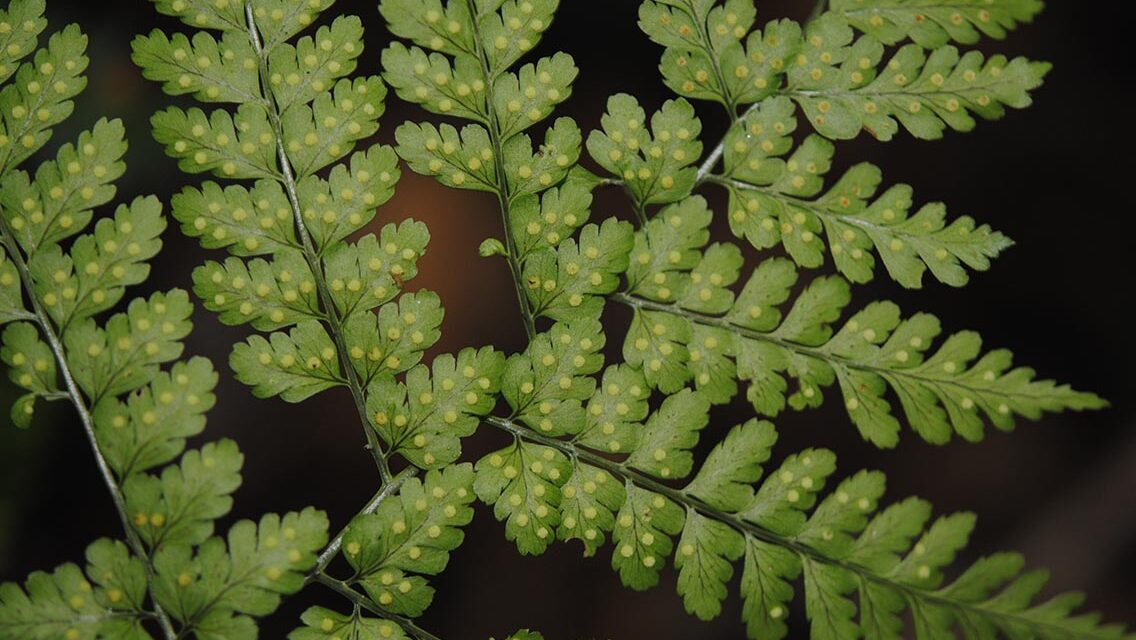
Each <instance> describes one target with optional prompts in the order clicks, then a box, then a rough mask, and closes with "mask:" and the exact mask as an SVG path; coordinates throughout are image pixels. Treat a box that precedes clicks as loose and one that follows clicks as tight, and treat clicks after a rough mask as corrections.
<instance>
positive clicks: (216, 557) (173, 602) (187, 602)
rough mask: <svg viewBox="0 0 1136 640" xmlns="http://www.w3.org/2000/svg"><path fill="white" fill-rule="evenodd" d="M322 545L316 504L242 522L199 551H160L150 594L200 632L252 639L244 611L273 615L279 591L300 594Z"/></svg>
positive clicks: (322, 522) (322, 523) (323, 526)
mask: <svg viewBox="0 0 1136 640" xmlns="http://www.w3.org/2000/svg"><path fill="white" fill-rule="evenodd" d="M326 543H327V517H326V516H325V515H324V514H323V513H322V512H319V511H316V510H314V509H305V510H304V511H302V512H300V513H289V514H286V515H284V516H277V515H267V516H264V517H263V518H261V520H260V522H259V523H254V522H252V521H250V520H242V521H241V522H238V523H237V524H235V525H233V527H232V528H231V529H230V530H229V534H228V536H227V538H226V539H222V538H219V537H214V538H210V539H208V540H207V541H205V543H204V544H202V545H201V546H200V547H198V548H197V550H196V552H194V551H193V550H192V549H191V548H190V547H188V546H184V545H171V546H169V547H166V548H164V549H161V550H159V551H158V553H156V554H155V555H154V561H153V562H154V568H155V571H156V575H155V578H154V589H155V596H156V598H157V600H158V602H159V603H160V604H161V605H162V606H163V607H164V608H165V609H166V611H168V612H169V614H170V615H171V616H172V617H173V618H174V619H176V620H178V621H179V622H183V623H187V624H191V625H192V627H193V628H194V629H195V630H198V633H201V634H209V633H226V634H231V636H230V637H238V638H246V637H255V636H256V627H255V624H254V623H253V622H252V619H251V618H250V617H249V616H263V615H266V614H268V613H271V612H272V611H274V610H275V609H276V608H277V607H278V606H279V605H280V599H281V596H283V595H287V594H291V593H295V592H296V591H298V590H299V589H300V587H301V586H302V585H303V583H304V573H305V572H306V571H307V570H308V569H310V568H311V567H312V565H313V564H314V563H315V559H316V558H315V553H316V552H317V551H319V550H320V549H321V548H322V547H323V546H324V544H326ZM250 634H251V635H250Z"/></svg>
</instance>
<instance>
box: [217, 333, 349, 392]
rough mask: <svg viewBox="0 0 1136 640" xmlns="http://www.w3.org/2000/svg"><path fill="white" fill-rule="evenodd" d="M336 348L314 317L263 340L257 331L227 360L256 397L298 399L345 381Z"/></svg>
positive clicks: (238, 345)
mask: <svg viewBox="0 0 1136 640" xmlns="http://www.w3.org/2000/svg"><path fill="white" fill-rule="evenodd" d="M336 354H337V351H336V348H335V344H334V342H333V341H332V339H331V337H330V336H328V335H327V331H326V330H325V329H324V328H323V326H322V325H321V324H320V323H319V322H318V321H316V320H306V321H304V322H301V323H299V324H297V325H296V326H295V327H293V328H292V330H291V331H289V332H288V333H283V332H278V333H274V334H272V335H271V336H269V339H268V340H266V339H264V338H262V337H260V336H258V335H254V336H250V337H249V338H248V340H247V341H246V342H242V343H238V344H237V345H236V346H235V347H234V348H233V354H232V356H231V357H230V358H229V364H230V365H231V366H232V367H233V372H234V373H235V374H236V375H237V379H238V380H240V381H241V382H243V383H245V384H247V385H249V386H251V387H252V388H253V393H254V394H255V395H257V396H259V397H271V396H277V395H278V396H280V397H281V398H282V399H283V400H285V401H286V402H300V401H303V400H305V399H307V398H309V397H311V396H313V395H315V394H317V393H319V392H321V391H324V390H327V389H330V388H332V387H336V386H339V385H341V384H344V383H345V381H344V378H343V372H342V371H341V370H340V367H339V361H338V360H337V357H336Z"/></svg>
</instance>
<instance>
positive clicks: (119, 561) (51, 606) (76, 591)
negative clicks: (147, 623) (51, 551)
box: [0, 538, 150, 640]
mask: <svg viewBox="0 0 1136 640" xmlns="http://www.w3.org/2000/svg"><path fill="white" fill-rule="evenodd" d="M145 599H146V566H145V565H144V564H143V563H142V561H141V560H139V559H137V558H134V557H132V556H131V555H130V552H129V551H128V550H127V548H126V545H124V544H122V543H121V542H116V541H111V540H108V539H105V538H104V539H101V540H98V541H96V542H94V543H92V544H91V545H90V546H88V547H87V566H86V568H85V570H84V569H80V568H79V567H78V566H76V565H74V564H65V565H62V566H60V567H59V568H57V569H56V570H55V571H53V572H52V573H45V572H42V571H37V572H35V573H33V574H31V575H30V576H28V579H27V581H26V582H25V583H24V587H23V588H21V587H19V586H17V585H16V584H13V583H5V584H3V585H2V586H0V631H3V632H4V637H6V638H12V640H33V639H38V638H123V639H127V640H136V639H142V638H149V637H150V635H149V634H148V633H147V632H146V630H145V629H144V628H143V626H142V623H143V620H144V618H143V614H144V612H145V609H144V604H145Z"/></svg>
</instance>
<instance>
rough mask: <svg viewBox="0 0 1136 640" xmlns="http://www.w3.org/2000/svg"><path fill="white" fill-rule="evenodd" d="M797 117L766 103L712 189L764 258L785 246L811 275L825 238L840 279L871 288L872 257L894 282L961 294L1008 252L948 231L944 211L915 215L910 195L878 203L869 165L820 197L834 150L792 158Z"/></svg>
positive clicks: (974, 230) (978, 230) (777, 103)
mask: <svg viewBox="0 0 1136 640" xmlns="http://www.w3.org/2000/svg"><path fill="white" fill-rule="evenodd" d="M793 111H794V109H793V106H792V105H791V104H790V103H789V102H788V100H786V99H784V98H773V99H770V100H769V101H766V102H765V103H763V104H762V105H761V106H760V107H759V108H757V109H754V110H751V111H749V112H747V113H746V115H745V116H744V117H743V118H742V119H741V121H740V122H739V126H737V127H734V128H731V130H730V132H729V133H728V134H727V136H726V138H725V147H726V153H725V156H724V157H725V172H724V174H723V177H721V178H718V177H715V178H712V179H713V180H715V181H717V182H719V183H720V184H722V185H723V186H724V187H725V188H726V189H727V190H728V191H729V193H730V212H731V213H730V218H729V219H730V228H731V230H733V232H734V235H736V236H738V237H745V238H746V239H747V240H749V242H750V243H751V244H753V245H754V246H755V247H758V248H768V247H772V246H775V245H777V244H782V245H784V247H785V249H786V250H787V251H788V252H789V255H790V256H791V257H792V258H793V261H794V262H796V263H797V264H799V265H801V266H805V267H818V266H820V265H821V264H822V263H823V261H824V251H823V250H824V248H825V247H824V241H823V239H824V238H827V242H828V250H829V252H830V253H831V255H832V261H833V263H834V264H835V266H836V269H837V271H839V272H840V273H841V274H842V275H844V276H845V277H846V278H848V279H849V280H851V281H853V282H867V281H868V280H870V279H871V278H872V274H873V271H874V268H875V258H874V257H873V251H874V252H876V253H878V254H879V256H880V259H881V261H882V262H883V264H884V266H885V267H886V268H887V271H888V275H890V276H891V278H892V279H893V280H895V281H896V282H898V283H900V284H901V285H903V286H905V287H908V288H919V287H920V286H922V280H923V274H924V273H925V272H926V271H928V270H930V272H931V274H932V275H933V276H934V277H935V278H936V279H937V280H939V281H940V282H943V283H946V284H949V285H951V286H956V287H961V286H963V285H965V284H966V283H967V281H968V280H969V276H968V274H967V272H966V268H970V269H972V270H975V271H985V270H986V269H988V268H989V266H990V260H991V259H992V258H994V257H996V256H997V255H998V254H999V253H1000V252H1001V251H1002V250H1003V249H1005V248H1007V247H1008V246H1010V244H1011V242H1010V240H1009V239H1007V238H1006V237H1005V236H1004V235H1002V234H1001V233H998V232H996V231H993V230H991V229H990V227H989V226H987V225H982V226H977V225H976V223H975V222H974V220H973V219H971V218H969V217H967V216H963V217H960V218H957V219H955V220H953V221H951V222H950V223H949V224H948V223H947V220H946V211H945V207H944V206H943V205H941V204H937V203H936V204H928V205H926V206H924V207H922V208H920V209H919V210H918V211H915V212H912V194H911V188H910V187H908V186H907V185H902V184H901V185H895V186H893V187H891V188H889V189H887V190H886V191H884V192H883V193H882V194H879V196H878V197H876V195H877V190H878V188H879V185H880V182H881V177H880V171H879V169H878V168H876V167H875V166H873V165H871V164H866V163H865V164H859V165H856V166H854V167H852V168H851V169H849V170H848V171H847V172H846V173H845V174H844V175H843V176H841V177H840V179H839V180H837V181H836V182H835V184H833V185H831V187H830V188H829V189H828V191H827V192H824V193H821V191H822V188H823V179H824V176H825V174H827V173H828V170H829V168H830V167H831V165H832V155H833V149H832V145H831V144H830V143H828V142H825V141H824V140H821V139H820V138H818V137H815V136H814V137H809V138H807V139H806V140H805V141H804V142H803V143H802V144H800V145H799V146H797V148H796V149H795V150H793V149H792V138H791V134H792V133H793V131H794V130H795V129H796V127H797V120H796V117H795V116H794V115H793ZM791 150H792V153H790V151H791ZM873 197H876V199H875V200H873Z"/></svg>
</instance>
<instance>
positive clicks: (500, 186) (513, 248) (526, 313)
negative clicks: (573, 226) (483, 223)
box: [466, 0, 536, 342]
mask: <svg viewBox="0 0 1136 640" xmlns="http://www.w3.org/2000/svg"><path fill="white" fill-rule="evenodd" d="M466 5H467V6H468V8H469V13H470V15H471V16H473V18H472V22H473V41H474V43H475V46H476V49H477V59H478V62H479V63H480V64H481V75H482V77H483V79H484V81H485V90H486V92H490V91H492V89H493V76H492V74H491V73H490V71H489V58H488V57H487V56H486V55H485V48H484V47H482V45H481V33H480V32H479V30H478V18H477V7H476V6H474V3H473V0H466ZM485 110H486V116H487V117H486V120H488V124H489V141H490V143H491V145H492V146H493V166H494V169H495V173H496V176H497V189H496V193H497V205H498V208H499V209H500V211H501V223H502V226H503V227H504V229H505V250H506V253H507V254H508V256H507V259H508V260H509V272H510V273H511V274H512V276H513V288H514V289H515V290H516V294H517V305H518V306H519V307H520V310H521V318H522V321H523V322H524V326H525V334H526V335H527V336H528V339H529V341H530V342H531V341H532V339H533V338H534V337H536V313H535V312H534V311H533V307H532V303H531V302H529V296H528V293H526V292H525V283H524V278H523V274H524V257H523V256H521V255H520V251H519V249H518V248H517V242H516V239H515V238H514V236H513V214H512V211H511V208H510V207H511V204H512V200H513V194H512V193H511V192H510V189H509V179H508V176H507V175H506V174H505V157H504V154H503V149H504V144H505V141H504V140H502V139H501V126H500V123H499V121H498V119H497V109H496V108H495V107H494V106H493V100H492V99H488V98H487V99H486V101H485Z"/></svg>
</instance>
